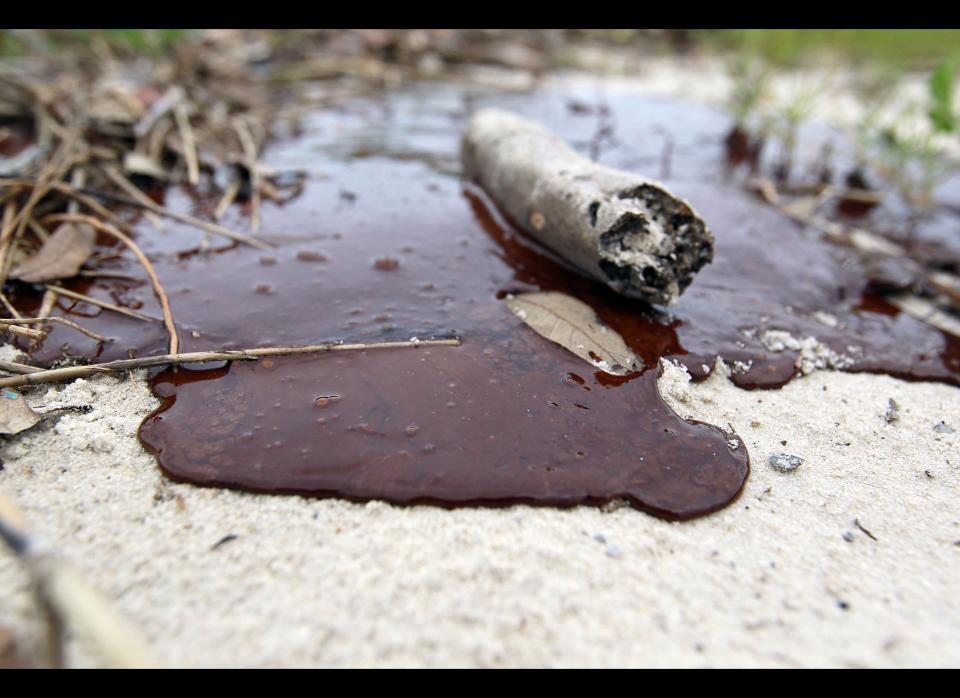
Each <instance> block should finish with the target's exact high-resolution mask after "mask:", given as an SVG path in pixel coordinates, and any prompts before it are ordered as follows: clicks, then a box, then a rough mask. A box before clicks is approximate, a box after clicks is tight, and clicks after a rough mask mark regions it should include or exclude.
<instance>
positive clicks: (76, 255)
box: [10, 223, 97, 283]
mask: <svg viewBox="0 0 960 698" xmlns="http://www.w3.org/2000/svg"><path fill="white" fill-rule="evenodd" d="M96 239H97V233H96V231H95V230H94V229H93V228H91V227H90V226H89V225H84V224H83V223H77V224H74V223H64V224H62V225H61V226H60V227H59V228H57V229H56V231H54V233H53V235H51V236H50V237H49V238H47V241H46V242H44V243H43V247H41V248H40V251H39V252H37V253H36V254H35V255H33V256H31V257H29V258H28V259H26V260H24V261H23V262H22V263H21V264H20V265H19V266H17V268H16V269H14V270H13V271H12V272H11V273H10V277H11V278H13V279H20V280H21V281H27V282H29V283H40V282H42V281H54V280H56V279H69V278H70V277H72V276H76V275H77V272H78V271H80V267H82V266H83V265H84V263H85V262H86V261H87V260H88V259H89V258H90V255H92V254H93V247H94V243H95V242H96Z"/></svg>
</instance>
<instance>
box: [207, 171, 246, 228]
mask: <svg viewBox="0 0 960 698" xmlns="http://www.w3.org/2000/svg"><path fill="white" fill-rule="evenodd" d="M239 193H240V180H239V179H235V180H233V181H232V182H230V185H229V186H228V187H227V190H226V191H225V192H224V193H223V197H222V198H221V199H220V202H219V203H218V204H217V208H216V209H215V210H214V212H213V217H214V218H216V219H217V220H218V221H219V220H220V219H221V218H223V214H224V213H226V212H227V209H228V208H230V204H232V203H233V202H234V201H235V200H236V198H237V194H239Z"/></svg>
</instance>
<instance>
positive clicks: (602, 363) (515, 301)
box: [507, 291, 643, 376]
mask: <svg viewBox="0 0 960 698" xmlns="http://www.w3.org/2000/svg"><path fill="white" fill-rule="evenodd" d="M507 306H508V307H509V308H510V310H512V311H513V313H514V314H515V315H516V316H517V317H519V318H520V319H521V320H523V321H524V322H525V323H526V324H527V325H528V326H529V327H530V328H531V329H533V330H534V331H535V332H537V333H538V334H539V335H541V336H543V337H546V338H547V339H549V340H550V341H552V342H556V343H557V344H559V345H560V346H562V347H563V348H565V349H569V350H570V351H572V352H573V353H574V354H576V355H577V356H579V357H580V358H581V359H584V360H585V361H589V362H590V363H591V364H593V365H594V366H596V367H597V368H599V369H600V370H601V371H605V372H606V373H610V374H613V375H615V376H625V375H627V374H628V373H633V372H634V371H640V370H642V369H643V361H642V360H641V359H639V358H638V357H637V356H636V355H635V354H634V353H633V352H632V351H631V350H630V348H629V347H628V346H627V344H626V342H624V341H623V337H621V336H620V335H619V334H617V333H616V332H614V331H613V330H611V329H610V328H609V327H607V326H606V325H604V324H603V323H602V322H600V319H599V318H598V317H597V315H596V313H594V312H593V309H592V308H591V307H590V306H589V305H587V304H586V303H583V302H582V301H579V300H577V299H576V298H573V297H572V296H568V295H567V294H565V293H558V292H555V291H543V292H539V293H521V294H519V295H516V296H508V297H507Z"/></svg>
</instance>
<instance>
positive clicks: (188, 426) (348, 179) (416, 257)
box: [15, 87, 960, 519]
mask: <svg viewBox="0 0 960 698" xmlns="http://www.w3.org/2000/svg"><path fill="white" fill-rule="evenodd" d="M571 97H574V98H577V99H579V100H580V101H583V100H584V99H588V98H589V97H590V95H583V94H571V93H565V94H561V93H557V92H545V93H540V94H535V95H514V96H506V97H504V96H495V95H487V96H484V95H480V96H474V97H472V98H470V99H469V100H464V98H463V97H462V96H461V93H460V92H459V91H457V90H455V89H451V88H442V87H441V88H432V89H413V90H407V91H405V92H403V93H399V94H395V95H390V96H387V97H384V98H382V99H378V100H375V101H358V102H356V103H354V104H352V105H351V106H349V107H348V108H344V109H342V110H339V111H336V112H327V113H319V114H317V115H315V116H314V117H312V118H310V119H308V120H307V122H306V123H305V124H302V133H301V135H299V136H298V137H296V138H293V137H290V138H284V137H283V136H282V135H281V137H280V139H279V140H278V142H277V143H276V144H275V145H274V146H273V148H272V149H271V150H270V151H268V157H269V162H270V164H272V165H274V166H276V167H299V168H305V169H307V170H309V171H310V174H311V177H310V180H309V182H308V185H307V187H306V190H305V192H304V194H303V196H301V197H300V198H299V199H297V200H295V201H293V202H291V203H289V204H287V205H286V206H284V207H276V206H270V205H268V206H267V207H266V209H265V211H264V215H263V228H264V230H265V232H266V233H267V234H268V235H267V236H266V237H268V238H269V239H271V240H272V241H274V242H275V243H276V247H275V248H274V249H272V250H269V251H263V250H257V249H253V248H249V247H236V246H233V245H220V246H219V247H218V246H216V245H215V246H214V248H213V249H209V250H206V251H201V250H199V249H198V247H199V246H200V243H201V241H202V237H203V236H202V233H196V232H195V231H193V230H191V229H189V228H186V227H184V226H178V225H172V224H171V225H168V226H167V227H166V229H165V230H162V231H161V230H156V229H154V228H152V227H151V224H150V223H148V222H146V221H140V222H138V223H137V225H138V230H139V231H140V236H139V242H140V244H141V245H142V246H143V247H144V248H145V249H146V250H147V252H148V253H149V254H150V255H151V258H152V259H153V260H154V263H155V265H156V267H157V271H158V273H159V275H160V278H161V280H162V282H163V284H164V286H165V288H166V289H167V292H168V294H169V295H170V300H171V303H172V306H173V312H174V317H175V318H176V320H177V325H178V327H179V329H180V338H181V344H182V350H183V351H195V350H204V349H215V348H222V347H255V346H267V345H295V344H306V343H316V342H320V341H324V340H345V341H348V342H358V341H383V340H400V339H403V340H406V339H410V338H411V337H419V338H421V339H424V338H430V337H449V336H458V337H462V338H463V345H462V346H461V347H456V348H452V347H434V348H425V347H424V348H416V349H390V350H378V351H367V352H341V353H336V354H324V355H306V356H297V357H279V358H273V359H270V360H264V361H260V362H237V363H234V364H232V365H228V366H221V367H216V368H206V369H203V370H191V369H190V368H179V369H176V370H174V369H168V370H165V371H162V372H160V373H159V374H158V375H156V376H155V378H154V381H153V386H154V390H155V392H156V394H157V395H158V396H160V397H162V398H164V405H163V407H162V408H161V410H159V411H158V412H157V413H156V414H155V415H153V416H151V417H149V418H148V419H147V420H146V421H145V422H144V424H143V426H142V428H141V438H142V440H143V442H144V443H145V444H146V445H147V446H148V447H149V448H150V449H151V450H152V451H153V452H155V453H156V456H157V459H158V462H159V463H160V465H161V467H162V468H163V469H164V471H165V472H166V473H168V474H169V475H170V476H172V477H174V478H176V479H180V480H186V481H190V482H194V483H198V484H210V485H214V484H215V485H222V486H227V487H237V488H243V489H249V490H255V491H264V492H297V493H305V494H315V495H323V496H328V495H329V496H343V497H349V498H355V499H368V498H376V499H385V500H388V501H393V502H404V503H409V502H433V503H438V504H446V505H458V504H468V503H470V504H501V503H508V502H529V503H537V504H550V505H569V504H575V503H579V502H601V501H606V500H610V499H612V498H619V497H622V498H626V499H629V500H630V501H631V502H632V503H633V504H634V505H636V506H638V507H639V508H642V509H644V510H646V511H649V512H651V513H654V514H656V515H659V516H664V517H668V518H681V519H682V518H690V517H693V516H697V515H701V514H704V513H707V512H710V511H714V510H716V509H718V508H721V507H723V506H724V505H726V504H727V503H729V502H730V501H732V500H733V499H734V498H735V497H736V495H737V493H738V492H739V491H740V489H741V488H742V486H743V483H744V481H745V479H746V476H747V472H748V467H749V461H748V455H747V453H746V449H745V447H744V445H743V444H742V442H741V441H740V440H739V438H737V437H736V436H735V435H732V434H725V433H724V432H723V431H722V430H720V429H718V428H716V427H712V426H709V425H705V424H698V423H690V422H687V421H684V420H682V419H680V418H679V417H678V416H677V415H676V414H674V413H673V412H672V411H671V410H670V409H669V408H668V407H667V406H666V404H665V403H664V402H663V400H662V399H661V398H660V396H659V394H658V392H657V385H656V378H657V373H658V369H657V368H656V367H657V365H658V361H659V359H660V358H663V357H669V358H671V359H674V360H676V361H679V362H681V363H682V364H684V365H685V366H686V367H687V368H688V369H689V370H690V372H691V374H692V375H693V376H694V377H695V378H696V379H699V378H703V377H704V376H705V375H706V374H707V373H708V371H709V370H712V368H711V367H712V366H713V365H714V360H715V358H716V357H717V356H722V357H723V358H724V359H725V360H726V361H727V362H728V363H731V364H734V363H737V362H738V363H737V365H738V367H739V368H738V370H737V372H735V374H734V380H735V382H736V383H737V384H738V385H740V386H741V387H745V388H762V387H776V386H779V385H782V384H783V383H785V382H786V381H788V380H789V379H790V378H791V377H792V376H794V375H795V373H796V372H797V369H796V366H795V364H796V359H797V352H796V351H789V350H787V351H780V352H771V351H769V350H768V349H767V348H766V347H765V346H764V344H763V342H762V341H761V338H762V336H763V334H764V332H766V331H768V330H784V331H787V332H789V333H790V334H791V335H792V336H794V337H797V338H804V337H808V336H815V337H817V339H818V340H819V341H820V342H822V343H823V344H825V345H827V346H829V347H830V348H831V349H833V350H834V351H835V352H837V353H840V354H844V355H848V356H852V357H854V358H855V363H854V364H853V365H852V366H850V367H849V368H848V370H854V371H873V372H885V373H891V374H893V375H897V376H901V377H904V378H910V379H920V380H938V381H945V382H950V383H955V384H956V383H957V382H958V377H960V346H958V341H957V340H955V339H951V338H949V337H948V336H947V335H945V334H943V333H941V332H939V331H937V330H935V329H932V328H930V327H929V326H927V325H925V324H923V323H921V322H918V321H916V320H914V319H912V318H910V317H908V316H906V315H902V314H898V313H896V311H895V310H894V309H893V308H892V306H890V305H888V304H886V303H885V302H884V301H883V300H882V299H881V298H879V297H877V296H875V295H872V294H871V293H870V292H869V291H868V289H869V288H870V287H869V283H868V278H867V276H866V274H865V272H864V270H863V269H862V268H861V266H860V263H859V261H858V260H857V259H856V258H855V256H854V255H853V254H852V253H851V252H849V251H846V250H843V249H841V248H837V247H835V246H832V245H830V244H828V243H824V242H821V241H820V240H819V235H818V234H817V233H816V232H815V231H811V230H805V229H803V228H802V227H800V226H798V225H796V224H795V223H793V222H791V221H789V220H788V219H786V218H785V217H784V216H782V215H781V214H780V213H778V212H777V211H775V210H773V209H771V208H769V207H768V206H766V205H765V204H763V203H761V202H760V201H758V200H757V199H756V198H755V197H754V196H753V195H752V194H749V193H747V192H746V190H745V188H744V187H743V186H742V182H740V181H739V177H740V176H741V173H739V172H737V171H736V170H731V169H729V168H730V165H729V163H727V162H726V160H725V158H724V136H725V135H726V133H727V131H728V129H729V123H728V121H727V120H726V119H725V118H724V117H723V116H722V115H719V114H717V113H716V112H713V111H711V110H709V109H706V108H703V107H697V106H690V105H684V104H678V103H673V102H663V101H652V100H641V99H638V98H636V97H634V96H631V95H629V94H628V93H618V92H611V93H610V94H608V95H607V98H606V101H607V105H608V109H609V113H610V114H612V115H613V116H614V123H615V124H616V129H615V131H614V133H613V137H612V138H608V139H607V141H608V143H607V145H606V147H605V149H604V150H602V151H601V152H600V159H601V161H603V162H605V163H607V164H611V165H614V166H619V167H625V168H630V169H634V170H637V171H640V172H643V173H645V174H648V175H650V176H652V177H657V176H659V175H660V174H661V172H662V173H664V174H666V173H669V179H668V180H667V184H668V185H669V186H670V187H671V188H672V189H673V190H674V191H675V192H676V193H678V194H680V195H681V196H684V197H685V198H687V199H688V200H689V201H690V202H691V203H692V204H693V205H694V207H695V208H696V209H697V210H698V211H699V213H700V214H701V215H702V216H703V218H704V219H705V220H706V221H707V222H708V224H709V225H710V226H711V228H712V229H713V231H714V233H715V235H716V239H717V244H716V258H715V261H714V263H713V264H712V265H710V266H708V267H707V268H706V269H704V271H702V272H701V273H700V274H699V275H698V277H697V279H696V280H695V282H694V283H693V285H692V286H691V287H690V289H689V290H688V291H687V292H686V293H685V295H684V296H683V298H682V299H681V302H680V303H679V304H678V305H677V306H676V307H674V308H671V309H669V310H664V309H654V308H651V307H648V306H645V305H643V304H642V303H639V302H637V301H632V300H629V299H625V298H621V297H619V296H617V295H615V294H614V293H612V292H611V291H609V290H608V289H606V288H605V287H603V286H600V285H597V284H594V283H592V282H590V281H587V280H585V279H583V278H581V277H580V276H578V275H576V274H574V273H572V272H570V271H568V270H567V269H566V268H565V267H564V266H563V265H562V263H559V262H558V261H557V260H554V259H553V258H552V256H551V255H550V253H549V251H546V250H543V249H541V248H539V247H537V246H536V245H534V244H532V243H531V242H529V241H528V240H527V239H526V238H524V237H523V236H522V235H519V234H518V233H516V232H515V231H514V230H512V228H511V227H510V225H509V224H508V223H506V222H505V221H503V220H501V219H500V218H499V216H498V214H497V213H496V211H495V210H494V209H493V207H492V206H491V205H490V204H489V202H488V201H487V200H486V199H485V197H484V195H483V194H482V192H477V191H475V190H473V189H472V188H470V187H469V186H467V187H466V188H465V187H464V185H463V184H462V183H461V182H460V181H459V179H458V177H457V167H458V158H457V148H458V142H459V137H460V134H461V132H462V128H463V124H464V122H465V118H466V116H467V113H468V111H469V109H470V108H472V107H473V106H481V105H487V104H497V105H499V106H505V107H507V108H513V109H516V110H518V111H521V112H524V113H526V114H527V115H529V116H532V117H534V118H538V119H540V120H541V121H544V122H545V123H547V125H548V126H550V127H551V128H553V129H554V130H556V131H558V132H559V133H560V134H561V135H563V136H564V137H566V138H567V139H568V140H571V141H572V142H574V143H575V144H576V145H577V146H578V147H580V148H581V149H583V150H584V152H587V150H589V148H590V143H591V139H592V137H593V132H594V130H595V129H596V128H597V124H595V123H594V118H593V117H592V116H590V115H589V114H585V113H584V112H583V111H582V110H570V109H567V108H566V103H567V100H568V99H569V98H571ZM664 134H668V135H669V144H670V148H669V151H665V150H664V148H665V143H667V140H668V139H666V138H665V137H664ZM665 153H668V155H669V162H667V163H665V162H664V158H665ZM798 161H801V162H802V158H798ZM166 197H167V200H166V204H167V205H168V206H171V207H172V208H176V209H179V210H186V211H192V212H197V211H202V210H204V209H205V208H206V207H207V206H208V205H209V197H205V196H203V195H202V194H200V195H194V196H193V198H191V197H189V196H187V195H186V194H185V193H184V192H182V191H180V190H176V189H172V190H170V191H168V192H167V194H166ZM131 215H132V214H131ZM232 215H233V218H232V219H230V220H228V221H226V222H227V223H229V224H232V225H235V226H237V227H239V228H241V229H243V227H244V225H245V219H244V218H243V216H242V215H241V212H240V211H235V212H234V213H233V214H232ZM884 215H887V216H889V215H890V214H889V212H887V213H884V212H883V211H879V210H878V211H874V212H870V213H869V214H867V215H866V219H867V220H868V221H869V220H870V219H871V217H873V216H878V217H880V216H884ZM878 220H879V218H878ZM859 224H860V225H864V222H863V220H861V221H859ZM912 225H913V228H912V229H911V230H912V232H911V235H912V236H913V239H914V240H920V241H923V240H925V239H928V240H929V241H930V244H933V243H935V242H936V236H935V235H934V234H931V235H930V236H927V237H925V232H924V231H925V230H926V228H924V224H923V223H922V222H921V223H920V224H919V225H917V224H916V223H915V222H914V223H913V224H912ZM937 225H941V224H939V223H938V224H937ZM934 229H935V230H937V228H934ZM101 250H102V251H103V252H104V253H105V254H107V253H110V252H111V250H110V249H109V248H106V247H104V248H101ZM114 253H116V254H117V255H119V256H117V257H116V258H113V259H108V258H105V259H104V260H103V261H101V262H100V263H99V267H98V268H100V269H103V270H106V269H114V270H116V271H119V272H121V273H124V274H130V275H133V276H135V277H137V279H139V280H138V281H129V280H123V279H115V280H108V279H103V278H98V279H96V280H95V281H93V282H90V281H84V282H82V283H80V282H78V284H79V285H78V288H81V289H82V290H84V292H86V293H89V294H92V295H96V296H100V297H103V298H106V299H108V300H112V301H113V302H116V303H120V304H124V305H129V306H131V307H137V308H138V309H140V310H141V311H142V312H145V313H147V314H151V315H153V316H155V317H157V318H159V317H160V315H159V311H158V308H157V303H156V301H155V300H154V299H153V297H152V295H151V292H150V287H149V285H148V284H146V283H145V282H144V280H143V274H142V272H141V271H140V270H139V269H138V268H137V266H136V265H135V263H134V262H133V261H132V260H130V259H129V258H128V257H127V256H126V255H120V254H119V253H120V251H119V250H114ZM944 259H945V260H947V261H946V262H945V264H947V265H949V264H950V263H951V262H950V261H949V259H948V258H947V257H944ZM535 289H545V290H561V291H564V292H567V293H570V294H572V295H575V296H577V297H578V298H580V299H582V300H584V301H585V302H587V303H588V304H590V305H591V306H592V307H593V308H595V309H596V310H597V312H598V314H599V315H600V316H601V318H602V319H603V320H604V321H605V322H606V323H607V324H609V325H610V326H611V327H612V328H614V329H615V330H617V331H618V332H619V333H620V334H622V335H623V337H624V338H625V340H626V341H627V343H628V344H629V345H630V346H631V347H632V348H633V349H634V350H635V351H636V352H637V354H638V355H639V356H641V357H642V358H643V360H644V362H645V364H646V365H647V366H648V367H650V368H648V370H646V371H645V372H644V373H642V374H636V375H633V376H629V377H626V378H614V377H611V376H607V375H605V374H602V373H598V372H595V371H594V370H593V368H592V367H591V366H589V365H588V364H586V363H584V362H583V361H581V360H580V359H578V358H577V357H575V356H573V355H572V354H570V353H569V352H567V351H566V350H564V349H562V348H560V347H558V346H556V345H554V344H552V343H550V342H548V341H547V340H545V339H543V338H541V337H540V336H539V335H537V334H535V333H534V332H533V331H531V330H529V329H528V328H527V327H525V326H524V325H523V324H522V323H521V321H520V320H519V319H517V318H516V317H515V316H513V315H512V314H511V313H510V312H509V310H508V309H507V308H506V307H505V305H504V303H503V302H502V298H503V296H504V295H505V294H506V293H509V292H516V291H524V290H535ZM15 302H16V303H18V304H19V305H20V306H21V307H23V308H24V309H25V310H29V309H30V308H31V307H34V306H35V305H36V304H38V303H39V293H37V292H36V291H35V290H32V289H30V288H28V287H23V288H21V289H20V292H19V293H18V294H17V296H16V299H15ZM61 308H62V309H63V310H65V311H69V312H70V313H71V314H73V315H77V316H83V317H82V320H79V319H78V321H82V322H83V324H84V325H85V326H87V327H89V328H90V329H93V330H95V331H97V332H100V333H103V334H107V335H108V336H110V337H113V338H115V341H114V342H112V343H111V344H109V345H107V346H106V347H104V348H103V350H102V351H101V352H100V353H99V356H98V358H99V359H101V360H106V359H111V358H125V357H126V356H127V355H128V352H130V351H133V352H135V353H137V354H139V355H146V354H148V353H159V352H162V351H164V348H165V341H166V340H165V336H164V333H163V327H162V325H161V324H160V323H159V322H157V323H152V324H147V323H143V322H139V321H137V320H133V319H127V318H123V317H119V316H116V315H113V314H110V313H108V312H103V311H100V310H98V309H97V308H93V307H89V306H87V307H83V305H82V304H78V305H67V304H66V301H65V300H61ZM64 352H66V353H67V354H68V355H89V356H94V355H96V347H95V345H94V344H93V343H92V342H90V341H89V340H87V339H86V338H85V337H83V336H80V335H77V334H75V333H70V332H68V331H66V330H65V329H64V328H60V327H55V328H53V330H52V331H51V333H50V336H49V337H48V339H47V340H46V342H45V343H44V345H43V346H42V347H39V348H37V349H36V350H35V351H34V359H35V360H37V361H47V362H49V361H54V360H56V359H58V358H60V357H61V356H62V354H63V353H64Z"/></svg>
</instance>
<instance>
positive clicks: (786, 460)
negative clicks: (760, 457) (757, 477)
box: [767, 453, 803, 473]
mask: <svg viewBox="0 0 960 698" xmlns="http://www.w3.org/2000/svg"><path fill="white" fill-rule="evenodd" d="M767 462H768V463H769V464H770V467H771V468H773V469H774V470H776V471H778V472H781V473H792V472H793V471H794V470H796V469H797V468H799V467H800V464H801V463H803V458H800V457H799V456H794V455H791V454H789V453H771V454H770V458H769V459H768V460H767Z"/></svg>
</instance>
